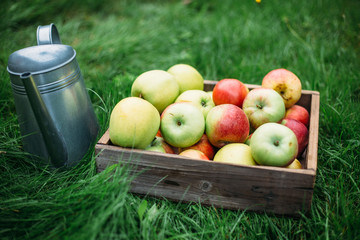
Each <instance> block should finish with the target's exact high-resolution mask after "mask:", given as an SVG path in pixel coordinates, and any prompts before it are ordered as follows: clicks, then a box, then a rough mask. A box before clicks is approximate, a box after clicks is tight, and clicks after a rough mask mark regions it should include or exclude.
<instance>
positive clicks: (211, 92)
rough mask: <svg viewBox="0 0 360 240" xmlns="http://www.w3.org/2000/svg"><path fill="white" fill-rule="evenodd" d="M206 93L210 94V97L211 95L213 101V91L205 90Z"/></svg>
mask: <svg viewBox="0 0 360 240" xmlns="http://www.w3.org/2000/svg"><path fill="white" fill-rule="evenodd" d="M206 93H207V94H209V95H210V97H211V100H213V101H214V99H213V91H207V92H206Z"/></svg>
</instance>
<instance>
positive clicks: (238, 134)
mask: <svg viewBox="0 0 360 240" xmlns="http://www.w3.org/2000/svg"><path fill="white" fill-rule="evenodd" d="M249 131H250V124H249V120H248V118H247V116H246V114H245V113H244V111H243V110H242V109H241V108H239V107H238V106H235V105H234V104H221V105H217V106H215V107H213V108H212V109H211V110H210V112H209V113H208V115H207V117H206V121H205V132H206V135H207V137H208V138H209V141H210V143H211V144H212V145H214V146H215V147H218V148H221V147H223V146H225V145H226V144H228V143H244V142H245V140H246V138H247V137H248V136H249Z"/></svg>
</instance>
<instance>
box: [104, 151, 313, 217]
mask: <svg viewBox="0 0 360 240" xmlns="http://www.w3.org/2000/svg"><path fill="white" fill-rule="evenodd" d="M101 149H102V152H101V158H98V159H97V167H98V171H102V170H103V169H105V168H106V167H107V166H108V165H112V164H115V163H118V162H121V163H122V164H130V165H131V167H133V171H134V173H136V174H138V173H139V172H142V173H141V174H140V175H137V177H136V178H135V179H134V180H133V181H132V189H131V191H132V192H134V193H139V194H149V195H152V196H157V197H166V198H169V199H171V200H183V201H187V202H191V201H195V202H201V203H203V204H206V205H214V206H217V207H224V208H229V209H245V208H249V209H250V210H256V211H258V210H264V209H265V210H269V211H274V212H275V213H279V214H296V212H297V211H299V210H308V209H309V207H310V204H311V197H312V191H313V189H312V188H311V186H312V183H313V181H314V177H315V176H314V173H313V171H311V170H310V171H309V170H294V169H282V168H275V167H262V166H258V167H253V166H239V165H231V164H224V163H217V162H211V161H202V160H193V159H187V158H185V157H181V156H172V155H170V156H169V154H162V153H154V154H152V153H148V152H147V151H139V150H135V149H134V150H130V151H129V150H124V149H119V148H116V149H114V148H113V146H106V145H103V146H102V148H101ZM309 186H310V188H309Z"/></svg>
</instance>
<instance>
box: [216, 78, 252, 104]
mask: <svg viewBox="0 0 360 240" xmlns="http://www.w3.org/2000/svg"><path fill="white" fill-rule="evenodd" d="M248 93H249V89H248V88H247V87H246V86H245V84H243V83H242V82H240V81H239V80H237V79H222V80H220V81H219V82H217V83H216V85H215V87H214V89H213V101H214V103H215V105H220V104H234V105H236V106H238V107H240V108H241V107H242V104H243V101H244V99H245V97H246V95H247V94H248Z"/></svg>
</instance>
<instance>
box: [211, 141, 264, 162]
mask: <svg viewBox="0 0 360 240" xmlns="http://www.w3.org/2000/svg"><path fill="white" fill-rule="evenodd" d="M214 162H223V163H232V164H240V165H249V166H254V165H257V164H256V162H255V160H254V159H253V157H252V155H251V149H250V147H249V146H248V145H246V144H244V143H230V144H227V145H225V146H224V147H222V148H220V150H219V151H218V152H217V153H216V154H215V156H214Z"/></svg>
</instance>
